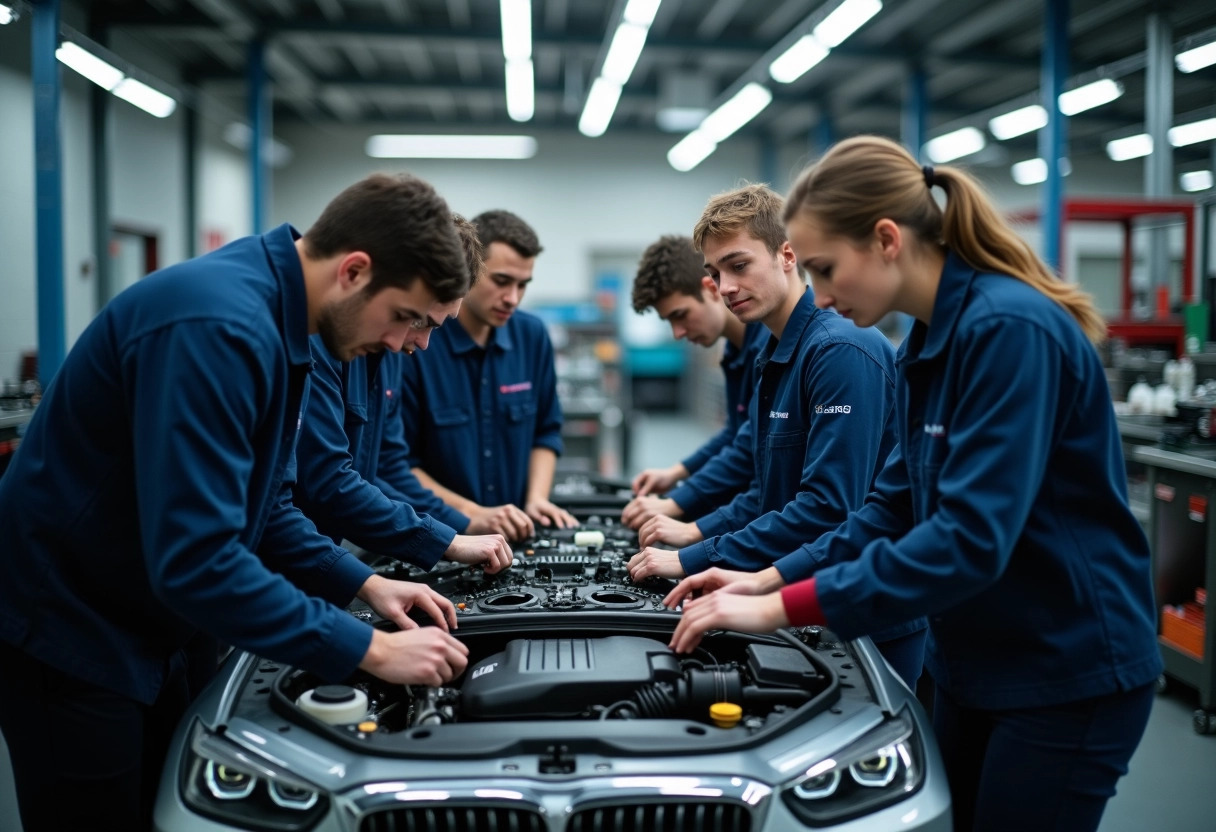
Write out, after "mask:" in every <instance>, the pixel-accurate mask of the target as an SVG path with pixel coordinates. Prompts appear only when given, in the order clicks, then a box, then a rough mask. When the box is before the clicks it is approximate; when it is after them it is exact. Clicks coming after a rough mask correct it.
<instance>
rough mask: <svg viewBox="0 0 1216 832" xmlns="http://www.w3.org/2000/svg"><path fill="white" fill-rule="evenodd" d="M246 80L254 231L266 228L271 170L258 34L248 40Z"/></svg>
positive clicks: (263, 62)
mask: <svg viewBox="0 0 1216 832" xmlns="http://www.w3.org/2000/svg"><path fill="white" fill-rule="evenodd" d="M245 83H246V85H247V86H248V91H247V94H248V96H249V191H250V194H251V195H252V197H253V204H252V210H251V211H250V214H249V220H250V222H251V224H252V225H253V229H252V233H254V234H261V233H262V232H263V231H265V230H266V201H267V197H268V194H269V188H270V171H269V170H268V169H267V165H266V159H265V156H264V154H263V153H262V145H263V142H264V139H265V136H267V135H268V134H269V132H270V130H269V126H270V125H269V122H270V106H269V99H268V97H267V94H266V40H265V39H264V38H262V37H256V38H254V39H253V40H252V41H250V43H249V57H248V61H247V64H246V68H245Z"/></svg>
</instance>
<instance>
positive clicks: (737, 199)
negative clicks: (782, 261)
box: [692, 184, 789, 254]
mask: <svg viewBox="0 0 1216 832" xmlns="http://www.w3.org/2000/svg"><path fill="white" fill-rule="evenodd" d="M783 206H784V201H783V200H782V199H781V196H780V195H779V194H778V193H776V192H775V191H773V189H772V188H770V187H768V186H767V185H758V184H748V185H743V186H741V187H738V188H735V189H734V190H733V191H727V192H726V193H724V194H718V195H717V196H715V197H713V198H712V199H710V201H709V204H708V205H706V206H705V210H704V211H703V212H702V213H701V219H699V220H697V225H696V227H695V228H693V230H692V241H693V244H694V245H695V246H696V247H697V251H701V250H702V249H704V247H705V240H706V238H707V237H712V238H714V239H720V238H722V237H729V236H731V235H733V234H737V233H739V231H741V230H743V231H746V232H747V233H748V234H749V235H751V236H752V237H754V238H756V239H757V240H760V241H761V242H762V243H764V245H765V247H766V248H767V249H768V250H769V253H770V254H776V253H777V252H778V251H779V250H780V249H781V246H782V244H783V243H785V241H786V240H788V239H789V237H788V236H787V235H786V232H785V222H784V221H783V220H782V218H781V209H782V207H783Z"/></svg>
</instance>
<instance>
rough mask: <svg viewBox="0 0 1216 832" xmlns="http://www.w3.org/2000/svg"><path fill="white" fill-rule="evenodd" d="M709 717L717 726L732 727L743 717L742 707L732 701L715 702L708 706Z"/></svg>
mask: <svg viewBox="0 0 1216 832" xmlns="http://www.w3.org/2000/svg"><path fill="white" fill-rule="evenodd" d="M709 718H710V719H711V720H713V723H714V725H717V726H718V727H719V728H734V727H735V726H736V725H738V724H739V720H741V719H743V709H742V708H740V707H739V706H738V705H736V704H735V703H734V702H715V703H714V704H712V705H710V706H709Z"/></svg>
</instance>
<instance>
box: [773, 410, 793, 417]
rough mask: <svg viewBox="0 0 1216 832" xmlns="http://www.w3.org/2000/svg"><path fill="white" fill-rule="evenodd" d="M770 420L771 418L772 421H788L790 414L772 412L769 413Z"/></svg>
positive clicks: (781, 411) (785, 411) (787, 412)
mask: <svg viewBox="0 0 1216 832" xmlns="http://www.w3.org/2000/svg"><path fill="white" fill-rule="evenodd" d="M768 418H770V419H788V418H790V412H789V411H788V410H770V411H769V412H768Z"/></svg>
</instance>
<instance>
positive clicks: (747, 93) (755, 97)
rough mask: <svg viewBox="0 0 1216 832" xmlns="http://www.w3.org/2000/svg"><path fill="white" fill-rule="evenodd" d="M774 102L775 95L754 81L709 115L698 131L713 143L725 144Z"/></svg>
mask: <svg viewBox="0 0 1216 832" xmlns="http://www.w3.org/2000/svg"><path fill="white" fill-rule="evenodd" d="M772 100H773V94H772V93H771V92H770V91H769V89H768V87H766V86H764V85H763V84H757V83H756V82H755V81H752V82H751V83H750V84H748V85H747V86H745V87H744V88H743V89H741V90H739V91H738V92H737V93H735V94H734V95H732V96H731V97H730V98H729V99H728V100H727V101H726V102H725V103H724V104H722V106H720V107H718V109H716V110H714V111H713V112H712V113H710V114H709V115H707V116H706V117H705V121H703V122H701V126H700V128H698V129H699V130H700V132H702V133H704V134H705V135H706V136H707V137H709V138H710V139H711V140H712V141H714V142H716V143H721V142H724V141H726V140H727V139H728V138H730V137H731V136H732V135H734V133H735V131H736V130H738V129H739V128H740V127H742V126H743V125H745V124H747V123H748V122H749V121H751V120H752V119H753V118H755V117H756V116H758V115H760V113H762V112H763V111H764V108H765V107H767V106H768V105H769V102H771V101H772Z"/></svg>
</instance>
